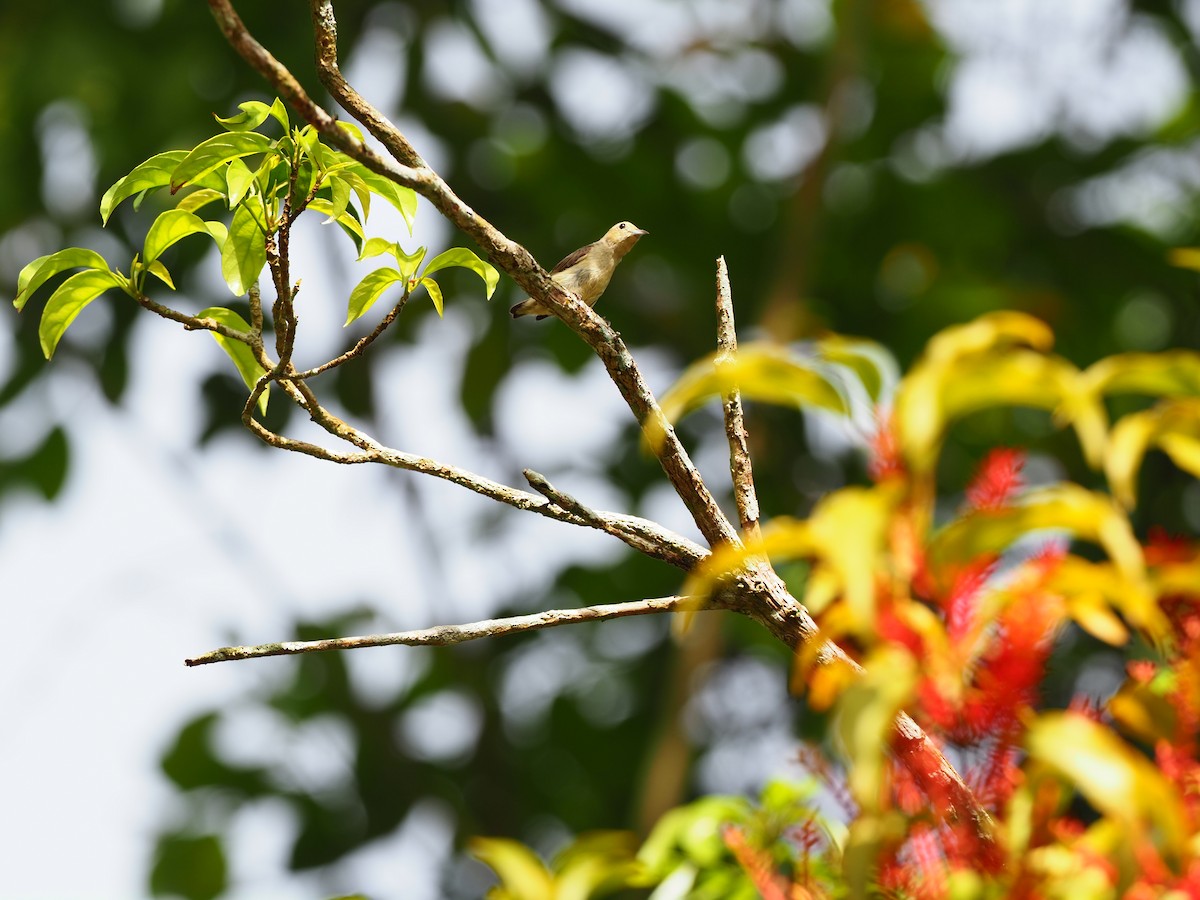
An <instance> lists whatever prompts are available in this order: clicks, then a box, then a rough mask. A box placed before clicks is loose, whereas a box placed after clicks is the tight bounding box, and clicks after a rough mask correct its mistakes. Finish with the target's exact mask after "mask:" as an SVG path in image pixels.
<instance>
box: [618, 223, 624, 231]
mask: <svg viewBox="0 0 1200 900" xmlns="http://www.w3.org/2000/svg"><path fill="white" fill-rule="evenodd" d="M617 227H618V228H620V229H621V230H622V231H624V230H625V223H624V222H622V223H621V224H620V225H618V226H617Z"/></svg>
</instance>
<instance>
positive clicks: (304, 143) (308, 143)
mask: <svg viewBox="0 0 1200 900" xmlns="http://www.w3.org/2000/svg"><path fill="white" fill-rule="evenodd" d="M292 140H294V141H295V142H296V145H297V146H298V147H299V148H300V149H301V151H303V153H304V155H305V156H307V157H308V158H309V159H312V160H314V161H315V162H316V163H317V164H318V165H320V160H319V159H316V157H317V155H318V154H319V153H320V150H319V149H318V148H319V147H320V146H321V136H320V135H319V134H317V129H315V128H313V127H312V126H311V125H305V126H304V127H303V128H297V129H296V130H295V131H293V132H292Z"/></svg>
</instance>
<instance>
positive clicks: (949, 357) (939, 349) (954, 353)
mask: <svg viewBox="0 0 1200 900" xmlns="http://www.w3.org/2000/svg"><path fill="white" fill-rule="evenodd" d="M1053 346H1054V332H1053V331H1052V330H1051V328H1050V326H1049V325H1047V324H1046V323H1045V322H1043V321H1042V320H1041V319H1037V318H1034V317H1033V316H1030V315H1026V314H1025V313H1021V312H1014V311H1012V310H999V311H997V312H991V313H986V314H984V315H982V316H980V317H979V318H977V319H974V320H972V321H971V322H967V323H966V324H964V325H953V326H951V327H949V328H945V329H943V330H941V331H939V332H938V333H937V334H936V335H934V336H933V337H932V338H931V339H930V341H929V343H928V345H926V347H925V355H924V356H923V357H922V360H921V361H922V362H926V363H934V364H939V365H944V364H947V363H950V362H953V361H954V360H956V359H961V358H963V357H965V356H974V355H976V354H979V353H984V352H987V351H991V350H996V349H1005V348H1009V347H1030V348H1032V349H1034V350H1042V351H1045V350H1049V349H1050V348H1051V347H1053Z"/></svg>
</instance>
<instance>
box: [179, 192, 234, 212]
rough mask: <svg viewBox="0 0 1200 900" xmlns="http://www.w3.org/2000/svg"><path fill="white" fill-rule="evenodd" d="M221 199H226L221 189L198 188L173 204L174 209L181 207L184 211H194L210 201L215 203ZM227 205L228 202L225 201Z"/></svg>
mask: <svg viewBox="0 0 1200 900" xmlns="http://www.w3.org/2000/svg"><path fill="white" fill-rule="evenodd" d="M218 200H221V201H222V202H224V201H226V197H225V194H224V193H222V192H221V191H214V190H213V189H212V188H200V189H198V190H195V191H192V192H191V193H190V194H188V195H187V196H186V197H184V198H183V199H182V200H180V201H179V202H178V203H176V204H175V208H176V209H181V210H183V211H184V212H190V213H194V212H195V211H196V210H198V209H203V208H204V207H206V206H208V204H210V203H215V202H216V201H218ZM226 205H227V206H228V203H226Z"/></svg>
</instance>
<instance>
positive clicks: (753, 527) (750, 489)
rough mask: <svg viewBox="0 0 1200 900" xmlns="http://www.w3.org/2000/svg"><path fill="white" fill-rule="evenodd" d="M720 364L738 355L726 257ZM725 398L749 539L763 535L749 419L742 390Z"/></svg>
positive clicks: (720, 290)
mask: <svg viewBox="0 0 1200 900" xmlns="http://www.w3.org/2000/svg"><path fill="white" fill-rule="evenodd" d="M717 350H718V353H717V361H716V362H717V365H718V366H720V365H727V364H731V363H732V362H733V361H734V359H735V358H736V357H737V330H736V328H735V327H734V324H733V295H732V291H731V290H730V288H729V269H728V268H727V267H726V265H725V257H724V256H722V257H720V258H718V259H717ZM721 400H722V410H723V411H724V413H725V436H726V437H727V438H729V472H730V474H731V475H732V476H733V499H734V502H735V503H736V504H737V511H738V519H739V520H740V521H741V525H742V535H743V536H744V537H745V538H746V539H747V540H748V541H757V540H760V539H761V537H762V533H761V531H760V529H759V527H758V520H759V511H758V492H757V491H755V489H754V466H753V464H752V463H751V461H750V448H749V446H748V444H747V440H748V438H747V435H746V420H745V416H744V415H743V414H742V392H741V391H739V390H738V389H737V388H734V389H733V390H731V391H730V392H729V393H727V394H726V395H725V396H724V397H722V398H721Z"/></svg>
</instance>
